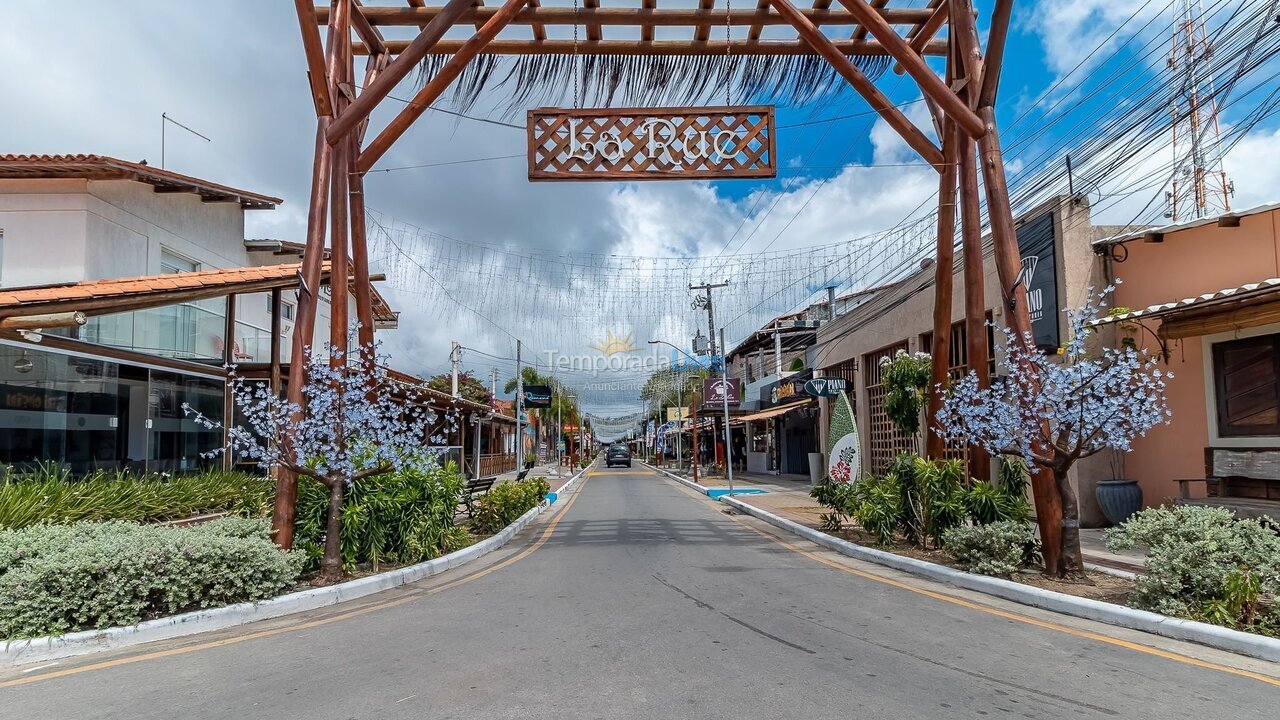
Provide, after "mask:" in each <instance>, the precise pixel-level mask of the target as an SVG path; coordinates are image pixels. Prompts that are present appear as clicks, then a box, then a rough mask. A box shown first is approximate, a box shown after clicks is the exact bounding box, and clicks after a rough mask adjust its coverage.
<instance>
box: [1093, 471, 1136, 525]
mask: <svg viewBox="0 0 1280 720" xmlns="http://www.w3.org/2000/svg"><path fill="white" fill-rule="evenodd" d="M1093 492H1094V495H1095V496H1097V498H1098V505H1099V506H1100V507H1101V508H1102V514H1103V515H1106V516H1107V520H1109V521H1111V524H1112V525H1119V524H1120V523H1122V522H1124V521H1125V520H1128V519H1129V517H1130V516H1132V515H1133V514H1134V513H1136V512H1138V511H1139V510H1141V509H1142V488H1140V487H1138V481H1137V480H1099V481H1098V485H1097V487H1096V488H1095V489H1094V491H1093Z"/></svg>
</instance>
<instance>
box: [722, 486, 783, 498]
mask: <svg viewBox="0 0 1280 720" xmlns="http://www.w3.org/2000/svg"><path fill="white" fill-rule="evenodd" d="M728 494H729V488H707V497H709V498H711V499H712V500H719V499H720V498H722V497H724V496H725V495H728ZM733 494H734V495H768V494H769V491H768V490H765V489H764V488H752V487H748V488H734V489H733Z"/></svg>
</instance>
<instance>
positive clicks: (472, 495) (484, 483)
mask: <svg viewBox="0 0 1280 720" xmlns="http://www.w3.org/2000/svg"><path fill="white" fill-rule="evenodd" d="M497 481H498V476H497V475H490V476H489V477H478V478H471V479H470V480H468V481H467V484H466V486H465V487H463V488H462V506H463V507H465V508H466V509H467V515H470V514H471V512H472V510H473V509H474V508H473V506H474V504H475V500H476V498H478V497H480V496H481V495H484V494H485V493H487V492H489V491H490V490H492V489H493V484H494V483H496V482H497Z"/></svg>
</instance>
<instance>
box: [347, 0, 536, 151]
mask: <svg viewBox="0 0 1280 720" xmlns="http://www.w3.org/2000/svg"><path fill="white" fill-rule="evenodd" d="M454 1H455V2H456V1H459V0H454ZM461 1H462V2H467V1H469V0H461ZM527 1H528V0H506V2H505V3H503V5H502V8H501V9H500V10H499V11H498V14H496V15H494V16H493V17H492V18H490V19H489V21H488V22H486V23H485V24H484V26H483V27H482V28H481V29H480V30H479V31H478V32H476V34H475V35H472V36H471V39H470V40H467V41H466V42H465V43H463V44H462V47H460V48H458V50H457V52H455V53H454V54H453V57H451V58H449V61H448V62H446V63H445V64H444V67H442V68H440V72H439V73H438V74H437V75H436V76H435V77H434V78H432V79H431V81H430V82H428V83H427V84H426V85H424V86H423V87H422V89H421V90H419V91H418V93H417V94H416V95H414V96H413V100H411V101H410V102H409V104H408V105H407V106H405V107H404V108H403V109H402V110H401V111H400V114H399V115H397V116H396V117H395V118H393V119H392V120H391V122H390V124H388V125H387V127H385V128H383V130H382V132H381V133H379V134H378V136H377V137H376V138H374V139H373V142H372V143H370V144H369V147H368V148H367V149H366V150H365V151H364V152H362V153H360V161H359V162H360V165H359V169H360V172H368V171H369V168H371V167H373V165H374V163H376V162H378V158H380V157H382V155H383V153H385V152H386V151H387V150H388V149H389V148H390V147H391V146H392V145H393V144H394V143H395V141H396V140H398V139H399V138H400V136H401V135H403V134H404V132H405V131H406V130H408V129H409V126H410V125H412V124H413V123H414V121H416V120H417V119H418V118H419V117H421V116H422V113H424V112H426V111H427V108H429V107H431V104H432V103H434V102H435V101H436V100H437V99H438V98H439V97H440V95H441V94H443V93H444V91H445V90H446V89H447V88H448V87H449V85H450V84H452V83H453V81H454V80H455V79H457V77H458V75H460V74H461V73H462V71H463V69H464V68H466V66H467V63H469V62H471V60H472V58H474V57H475V56H476V55H478V54H480V51H481V50H483V49H484V47H485V46H486V45H488V44H489V43H490V42H492V41H493V38H494V37H496V36H497V34H498V33H499V32H502V29H503V28H504V27H506V26H507V24H508V23H510V22H511V18H513V17H515V15H516V13H518V12H519V11H520V9H521V8H523V7H524V6H525V3H526V2H527ZM401 59H403V57H402V58H401ZM396 62H397V63H398V62H400V60H396ZM387 72H390V68H388V70H387ZM387 72H384V73H383V74H382V75H381V76H379V78H378V80H379V81H381V80H382V79H384V78H385V77H386V76H387ZM366 92H367V91H366ZM353 107H354V106H353Z"/></svg>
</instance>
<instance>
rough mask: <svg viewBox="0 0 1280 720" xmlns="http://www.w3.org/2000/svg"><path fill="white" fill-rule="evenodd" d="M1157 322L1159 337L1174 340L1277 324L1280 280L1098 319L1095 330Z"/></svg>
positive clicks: (1249, 284) (1256, 283) (1232, 288)
mask: <svg viewBox="0 0 1280 720" xmlns="http://www.w3.org/2000/svg"><path fill="white" fill-rule="evenodd" d="M1155 318H1159V319H1161V320H1162V321H1163V324H1162V325H1161V327H1160V336H1161V337H1163V338H1166V339H1171V340H1176V339H1179V338H1186V337H1197V336H1200V335H1209V334H1212V333H1217V332H1227V331H1230V330H1233V329H1243V328H1248V327H1256V326H1258V325H1266V324H1269V323H1273V322H1278V321H1280V278H1267V279H1266V280H1262V281H1259V282H1255V283H1248V284H1246V285H1241V286H1239V287H1231V288H1223V289H1222V290H1218V291H1217V292H1211V293H1205V294H1204V295H1196V296H1194V297H1188V298H1183V299H1181V300H1176V301H1173V302H1167V303H1160V304H1157V305H1151V306H1148V307H1145V308H1143V309H1141V310H1133V311H1131V312H1127V313H1118V314H1115V315H1108V316H1107V317H1104V318H1100V319H1098V320H1097V321H1095V322H1094V323H1093V325H1094V326H1099V325H1107V324H1110V323H1118V322H1126V321H1132V322H1137V321H1141V320H1149V319H1155Z"/></svg>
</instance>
